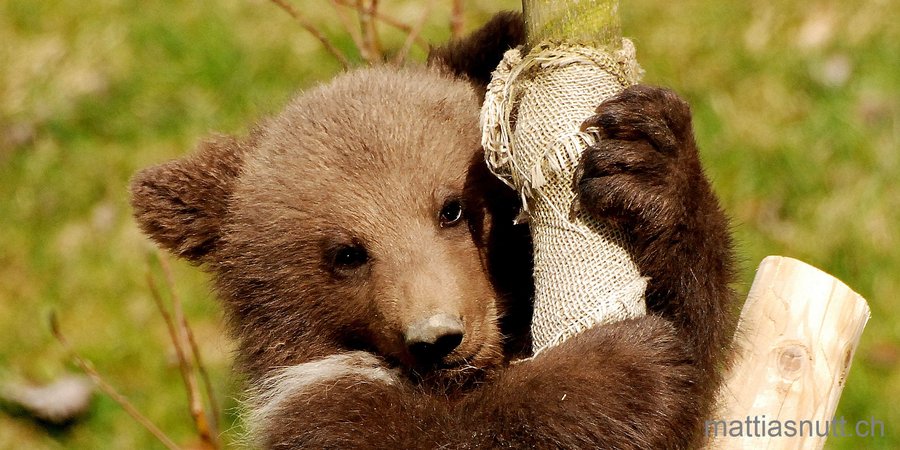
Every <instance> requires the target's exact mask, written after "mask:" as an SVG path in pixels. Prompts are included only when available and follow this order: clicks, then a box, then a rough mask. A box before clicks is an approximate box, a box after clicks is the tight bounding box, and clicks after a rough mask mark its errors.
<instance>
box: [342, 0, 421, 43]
mask: <svg viewBox="0 0 900 450" xmlns="http://www.w3.org/2000/svg"><path fill="white" fill-rule="evenodd" d="M331 1H332V3H334V4H336V5H340V6H343V7H345V8H354V9H356V7H355V6H354V5H351V4H350V1H349V0H331ZM374 17H375V19H376V20H379V21H381V22H382V23H384V24H385V25H387V26H389V27H393V28H396V29H398V30H400V31H402V32H404V33H406V34H410V33H412V27H411V26H409V25H407V24H405V23H403V22H401V21H399V20H397V19H395V18H393V17H391V16H388V15H385V14H382V13H380V12H378V11H375V15H374ZM415 41H416V44H417V45H418V46H419V47H422V48H423V49H424V50H428V42H426V41H425V39H422V36H416V39H415ZM360 48H362V47H361V46H360Z"/></svg>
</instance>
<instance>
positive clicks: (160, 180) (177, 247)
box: [131, 136, 244, 263]
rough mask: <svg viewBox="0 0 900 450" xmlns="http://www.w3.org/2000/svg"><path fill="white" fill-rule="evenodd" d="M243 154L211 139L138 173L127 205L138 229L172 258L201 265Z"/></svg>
mask: <svg viewBox="0 0 900 450" xmlns="http://www.w3.org/2000/svg"><path fill="white" fill-rule="evenodd" d="M243 153H244V149H243V146H242V144H241V142H239V141H238V140H237V139H235V138H232V137H230V136H214V137H212V138H210V139H207V140H206V141H204V142H203V143H201V144H200V148H199V149H198V151H196V152H195V153H194V154H192V155H190V156H187V157H185V158H182V159H177V160H174V161H169V162H167V163H164V164H160V165H158V166H154V167H149V168H146V169H143V170H141V171H140V172H138V173H137V174H136V175H135V176H134V178H133V179H132V180H131V206H132V207H133V208H134V217H135V219H136V220H137V222H138V225H139V226H140V228H141V230H142V231H143V232H144V233H146V234H147V235H148V236H150V238H151V239H153V240H154V241H156V243H157V244H159V245H160V246H161V247H162V248H164V249H166V250H168V251H170V252H172V253H174V254H175V255H177V256H180V257H182V258H186V259H188V260H190V261H193V262H197V263H200V262H203V261H204V258H205V257H206V256H207V255H208V254H209V253H210V252H212V251H213V250H214V249H215V247H216V245H217V243H218V241H219V237H220V233H221V226H222V223H223V221H224V220H225V214H226V213H227V211H228V203H229V200H230V197H231V193H232V192H233V188H234V183H235V181H236V180H237V178H238V176H239V175H240V171H241V165H242V156H243Z"/></svg>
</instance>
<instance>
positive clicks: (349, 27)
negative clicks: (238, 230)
mask: <svg viewBox="0 0 900 450" xmlns="http://www.w3.org/2000/svg"><path fill="white" fill-rule="evenodd" d="M331 5H332V6H333V7H334V13H335V14H336V15H337V16H338V20H340V21H341V25H343V26H344V30H345V31H346V32H347V34H349V35H350V38H351V39H353V45H355V46H356V48H357V49H359V50H360V54H362V47H363V41H362V35H360V33H359V28H357V27H356V24H355V23H354V22H353V19H351V18H350V17H349V16H348V15H347V11H345V10H344V8H341V6H343V7H347V6H349V5H347V4H346V3H342V2H340V1H339V0H331Z"/></svg>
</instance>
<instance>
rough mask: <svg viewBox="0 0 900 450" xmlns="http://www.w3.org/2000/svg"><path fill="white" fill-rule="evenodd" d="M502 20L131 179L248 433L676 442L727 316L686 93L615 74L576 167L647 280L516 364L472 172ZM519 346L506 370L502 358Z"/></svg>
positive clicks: (513, 241) (504, 262)
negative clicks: (638, 308)
mask: <svg viewBox="0 0 900 450" xmlns="http://www.w3.org/2000/svg"><path fill="white" fill-rule="evenodd" d="M523 34H524V33H523V26H522V22H521V17H520V16H518V15H515V14H508V13H507V14H500V15H498V16H496V17H495V18H494V19H493V20H492V21H491V22H489V23H488V24H487V25H485V27H483V28H482V29H481V30H479V31H477V32H475V33H473V34H472V35H471V36H469V37H468V38H466V39H464V40H461V41H457V42H451V43H449V44H447V45H445V46H443V47H440V48H437V49H435V50H434V51H433V52H432V55H431V56H430V57H429V64H428V65H427V66H424V67H408V68H398V67H389V66H381V67H373V68H367V69H359V70H354V71H350V72H348V73H344V74H341V75H339V76H337V77H336V78H335V79H334V80H332V81H330V82H328V83H326V84H323V85H321V86H318V87H315V88H313V89H310V90H309V91H307V92H305V93H302V94H300V95H299V96H298V97H296V98H295V99H294V100H293V101H291V102H290V103H289V104H288V105H287V107H286V108H285V109H284V110H283V111H282V112H280V113H279V114H277V115H275V116H273V117H271V118H269V119H266V120H264V121H262V122H261V123H259V124H258V125H257V126H256V127H255V128H253V130H252V131H251V132H250V133H249V134H248V135H247V136H245V137H229V136H216V137H213V138H210V139H208V140H207V141H205V142H204V143H202V144H201V145H200V148H199V149H198V150H197V151H196V152H195V153H194V154H192V155H190V156H187V157H184V158H182V159H178V160H175V161H170V162H167V163H164V164H162V165H159V166H155V167H150V168H147V169H144V170H142V171H141V172H139V173H138V174H137V175H136V176H135V178H134V180H133V182H132V187H131V192H132V204H133V206H134V211H135V217H136V219H137V222H138V224H139V225H140V227H141V229H142V230H143V231H144V232H145V233H146V234H147V235H148V236H150V238H152V239H153V240H154V241H155V242H156V243H157V244H158V245H160V246H161V247H163V248H165V249H167V250H168V251H170V252H172V253H173V254H175V255H178V256H180V257H183V258H185V259H187V260H190V261H192V262H195V263H198V264H202V265H203V266H204V267H205V268H206V269H207V270H208V271H209V272H210V273H211V275H212V276H213V280H214V284H215V288H216V290H217V293H218V296H219V298H220V299H221V301H222V302H223V304H224V308H225V312H226V316H227V318H228V321H229V325H230V332H231V334H232V335H233V337H234V338H235V339H236V340H237V343H238V350H237V366H238V368H239V369H240V371H241V372H242V373H243V374H245V375H246V377H247V380H248V384H249V386H250V393H251V398H250V401H249V408H250V413H249V419H248V420H249V421H250V425H251V427H252V428H253V430H254V434H255V436H256V439H258V443H259V445H261V446H263V447H266V448H498V447H514V448H519V447H522V448H621V449H625V448H635V449H647V448H685V447H687V446H690V445H692V444H696V443H697V442H698V439H699V438H700V437H701V436H700V435H701V433H700V431H701V424H702V421H703V418H704V416H705V414H707V413H708V411H709V408H710V406H711V401H712V400H711V399H712V397H713V392H714V391H715V389H716V387H717V386H718V383H719V379H720V376H719V372H720V369H721V366H722V365H723V364H724V363H725V361H726V360H727V358H726V356H727V353H728V344H729V341H730V335H731V331H732V330H733V326H734V322H735V308H734V295H733V293H732V292H731V290H730V288H729V283H730V281H731V279H732V272H733V269H732V268H733V265H734V263H733V259H734V258H733V255H732V251H731V240H730V236H729V232H728V224H727V219H726V217H725V215H724V214H723V213H722V211H721V209H720V207H719V206H718V201H717V199H716V197H715V195H714V194H713V192H712V190H711V188H710V185H709V183H708V181H707V179H706V177H705V176H704V174H703V170H702V168H701V165H700V161H699V156H698V153H697V149H696V145H695V143H694V139H693V135H692V126H691V118H690V111H689V109H688V107H687V105H686V104H685V103H684V101H682V100H681V99H680V98H678V97H677V96H676V95H675V94H674V93H672V92H671V91H668V90H664V89H660V88H654V87H648V86H633V87H631V88H628V89H626V90H625V91H624V92H623V93H621V94H620V95H618V96H617V97H615V98H613V99H610V100H609V101H607V102H604V103H603V104H602V105H598V107H599V108H598V110H597V115H596V116H594V117H591V118H586V119H587V120H586V122H585V126H592V127H596V128H598V129H599V130H601V132H602V133H603V135H604V137H605V139H604V140H603V141H602V142H601V143H600V144H599V145H597V146H596V147H593V148H590V149H588V150H587V151H586V152H585V154H584V157H583V160H582V162H581V166H580V168H579V177H578V179H577V180H575V183H576V186H577V188H578V191H579V195H580V199H579V200H580V202H581V204H582V207H583V208H585V209H586V210H587V211H589V212H590V213H592V214H595V215H597V216H598V217H602V218H604V219H605V220H613V221H614V222H616V223H617V224H619V226H621V227H623V229H624V230H625V231H626V233H627V234H628V235H629V236H630V237H631V239H632V240H633V244H634V249H635V250H634V252H635V254H634V257H635V260H636V262H637V264H638V267H639V268H640V270H641V272H642V275H643V276H646V277H649V278H650V281H649V287H648V291H647V309H648V315H647V316H646V317H642V318H637V319H632V320H627V321H623V322H619V323H615V324H609V325H603V326H597V327H594V328H593V329H590V330H588V331H585V332H584V333H582V334H580V335H578V336H575V337H573V338H571V339H569V340H568V341H566V342H565V343H563V344H561V345H559V346H557V347H554V348H551V349H548V350H546V351H544V352H542V353H541V354H540V355H539V356H537V357H534V358H531V359H520V358H522V357H524V356H528V354H529V351H530V344H529V337H528V326H529V320H530V315H531V303H530V302H531V296H532V293H533V287H532V279H531V243H530V240H529V233H528V228H527V225H513V218H514V217H515V215H516V213H517V211H518V208H519V204H518V203H517V198H518V197H517V195H516V194H515V193H514V192H511V191H510V190H509V189H508V188H507V187H505V186H504V185H503V184H502V183H500V182H499V181H498V180H496V179H494V178H493V176H492V175H491V174H490V173H489V172H488V171H487V169H486V168H485V167H484V162H483V153H482V152H483V150H482V148H481V144H480V142H481V136H480V126H479V112H480V105H481V100H482V95H483V92H484V87H485V84H486V83H487V81H488V79H489V77H490V71H491V70H492V69H493V67H495V66H496V64H497V63H498V62H499V61H500V59H501V56H502V54H503V52H504V51H505V50H507V49H509V48H512V47H515V46H517V45H520V44H521V43H522V41H523ZM514 359H515V360H517V361H515V362H514V363H511V361H512V360H514Z"/></svg>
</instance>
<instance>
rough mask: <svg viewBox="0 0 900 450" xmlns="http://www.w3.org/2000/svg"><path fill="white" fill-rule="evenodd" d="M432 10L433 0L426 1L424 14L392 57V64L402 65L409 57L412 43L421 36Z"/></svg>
mask: <svg viewBox="0 0 900 450" xmlns="http://www.w3.org/2000/svg"><path fill="white" fill-rule="evenodd" d="M433 8H434V0H428V3H427V5H425V12H424V13H423V14H422V18H421V19H420V20H419V22H417V23H416V24H415V26H414V27H413V28H412V29H411V30H410V32H409V34H408V35H407V36H406V40H405V41H404V42H403V46H402V47H400V51H398V52H397V55H396V56H395V57H394V62H395V63H396V64H403V61H405V60H406V57H407V56H409V51H410V50H411V49H412V45H413V42H415V40H416V38H418V37H419V35H421V34H422V28H424V27H425V23H426V22H428V18H429V17H430V16H431V12H432V9H433Z"/></svg>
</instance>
